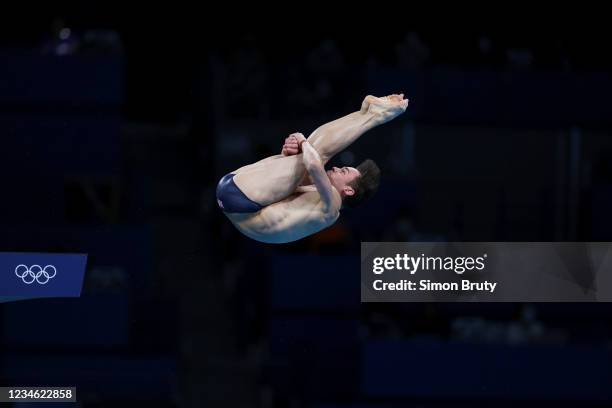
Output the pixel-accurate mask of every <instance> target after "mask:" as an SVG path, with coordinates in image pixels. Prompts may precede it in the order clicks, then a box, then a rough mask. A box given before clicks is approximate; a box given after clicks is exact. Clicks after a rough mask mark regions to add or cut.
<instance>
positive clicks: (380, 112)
mask: <svg viewBox="0 0 612 408" xmlns="http://www.w3.org/2000/svg"><path fill="white" fill-rule="evenodd" d="M407 107H408V99H404V94H399V95H398V94H392V95H388V96H383V97H380V98H377V97H375V96H372V95H368V96H366V97H365V99H364V100H363V103H362V104H361V113H366V112H370V113H373V114H374V115H376V116H377V117H378V118H379V119H380V121H381V123H385V122H389V121H390V120H392V119H394V118H396V117H397V116H399V115H401V114H402V113H404V112H405V111H406V108H407Z"/></svg>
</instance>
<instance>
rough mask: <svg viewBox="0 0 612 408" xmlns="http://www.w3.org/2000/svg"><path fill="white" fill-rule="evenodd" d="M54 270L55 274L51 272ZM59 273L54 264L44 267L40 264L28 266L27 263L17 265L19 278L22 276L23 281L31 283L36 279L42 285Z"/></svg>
mask: <svg viewBox="0 0 612 408" xmlns="http://www.w3.org/2000/svg"><path fill="white" fill-rule="evenodd" d="M50 272H53V275H50V274H49V273H50ZM56 274H57V270H56V269H55V266H53V265H47V266H45V267H44V268H42V267H41V266H40V265H32V266H30V267H27V266H26V265H23V264H21V265H17V267H16V268H15V275H17V277H18V278H21V280H22V281H23V283H25V284H27V285H30V284H32V283H34V281H36V282H38V283H39V284H41V285H44V284H46V283H47V282H49V281H50V280H51V278H53V277H55V275H56Z"/></svg>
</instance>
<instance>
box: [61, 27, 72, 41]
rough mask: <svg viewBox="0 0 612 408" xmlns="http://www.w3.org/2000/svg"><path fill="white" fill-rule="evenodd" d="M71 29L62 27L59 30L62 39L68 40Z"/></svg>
mask: <svg viewBox="0 0 612 408" xmlns="http://www.w3.org/2000/svg"><path fill="white" fill-rule="evenodd" d="M70 33H71V31H70V29H69V28H62V29H61V30H60V32H59V38H60V40H67V39H68V37H70Z"/></svg>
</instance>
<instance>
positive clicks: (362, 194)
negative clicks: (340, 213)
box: [343, 159, 380, 208]
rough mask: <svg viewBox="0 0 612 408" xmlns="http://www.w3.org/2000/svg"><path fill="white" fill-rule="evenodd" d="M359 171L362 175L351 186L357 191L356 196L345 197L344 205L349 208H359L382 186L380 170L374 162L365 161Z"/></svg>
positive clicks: (358, 167)
mask: <svg viewBox="0 0 612 408" xmlns="http://www.w3.org/2000/svg"><path fill="white" fill-rule="evenodd" d="M357 170H359V173H361V174H360V175H359V176H358V177H357V178H355V180H353V181H352V182H351V183H349V186H351V187H352V188H353V190H355V194H353V195H350V196H344V201H343V204H344V205H346V206H347V207H351V208H354V207H357V206H358V205H359V204H361V203H362V202H363V201H364V200H366V199H368V198H370V197H371V196H372V195H374V193H376V191H377V190H378V186H379V184H380V169H379V168H378V166H377V165H376V163H375V162H374V160H371V159H367V160H364V161H363V162H362V163H361V164H360V165H359V166H357Z"/></svg>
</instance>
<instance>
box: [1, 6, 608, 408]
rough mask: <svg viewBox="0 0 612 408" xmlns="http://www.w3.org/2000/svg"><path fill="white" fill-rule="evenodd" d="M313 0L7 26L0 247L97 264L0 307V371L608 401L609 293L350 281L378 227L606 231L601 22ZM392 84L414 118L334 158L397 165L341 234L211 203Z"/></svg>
mask: <svg viewBox="0 0 612 408" xmlns="http://www.w3.org/2000/svg"><path fill="white" fill-rule="evenodd" d="M168 7H169V8H170V9H172V7H170V6H168ZM174 8H176V9H178V6H174ZM301 11H302V10H300V8H299V6H297V5H296V6H295V10H293V16H294V17H286V18H277V19H271V21H270V22H267V21H265V22H264V21H263V20H260V19H258V18H251V16H250V15H249V14H248V12H245V13H243V17H240V18H236V19H227V20H226V19H225V18H224V17H221V16H220V15H219V14H217V13H215V12H212V11H210V12H203V14H198V15H195V14H194V15H191V16H190V17H187V18H186V17H182V18H178V17H174V16H172V15H171V14H170V13H168V15H165V16H163V18H162V17H161V16H159V15H157V16H156V17H155V18H153V17H150V16H149V15H148V14H147V13H146V12H145V10H143V12H142V14H140V15H138V16H132V17H130V18H128V17H123V16H118V15H115V14H114V13H112V12H109V11H108V10H106V11H101V10H99V9H97V8H96V7H94V6H93V5H92V7H91V9H87V8H85V7H83V10H78V11H75V10H73V11H70V12H64V13H60V12H39V13H30V14H27V17H23V18H14V19H13V18H9V17H8V16H7V17H5V19H4V20H5V22H4V24H3V27H2V32H3V35H2V36H1V38H0V135H1V136H0V137H1V140H2V141H3V143H2V149H1V150H0V158H1V159H0V168H1V169H2V174H3V175H4V177H3V180H4V183H3V187H4V196H3V200H1V201H0V219H1V223H2V224H1V225H2V226H3V233H2V234H0V249H1V250H2V251H49V252H85V253H88V254H89V260H88V268H87V273H86V282H85V286H84V290H83V294H82V296H81V298H79V299H38V300H29V301H22V302H12V303H3V304H2V305H0V344H1V348H0V350H1V353H2V354H1V356H0V385H3V386H8V385H30V386H45V385H46V386H50V385H58V386H68V385H74V386H77V387H78V396H79V400H80V402H79V405H80V406H82V407H127V406H130V407H131V406H140V405H145V404H146V406H149V407H245V408H247V407H248V408H251V407H253V408H276V407H290V408H305V407H312V408H395V407H440V408H441V407H474V406H495V407H510V406H512V407H514V406H516V405H519V404H520V405H523V406H537V407H570V406H572V407H573V406H580V407H608V406H610V403H611V401H612V364H611V363H612V354H611V352H612V350H611V347H612V342H611V334H612V326H611V323H612V306H611V305H610V304H606V303H601V304H596V303H587V304H577V303H574V304H554V303H541V304H516V303H498V304H494V303H482V304H468V303H421V304H399V303H398V304H392V303H380V304H361V303H360V298H359V285H360V283H359V245H360V242H361V241H612V213H611V211H610V209H611V208H612V164H611V163H612V109H611V107H612V105H611V103H610V100H609V98H610V95H611V94H612V76H611V72H612V58H611V56H610V52H609V48H610V47H609V38H610V37H609V36H607V35H605V33H604V32H602V30H600V29H599V27H601V26H600V25H598V24H596V23H593V24H591V25H590V26H589V27H587V29H586V30H577V29H569V28H568V27H567V26H564V25H563V24H560V25H559V28H554V29H553V28H551V27H548V26H547V24H548V20H542V21H540V22H539V23H538V24H536V25H535V26H534V27H533V28H529V27H527V26H526V25H525V24H523V22H522V21H521V20H514V22H513V23H512V24H511V25H510V26H508V28H507V29H504V28H502V27H495V25H492V24H490V22H489V24H485V23H484V22H480V23H478V22H476V23H469V24H468V23H465V24H455V25H453V26H445V25H444V24H439V25H438V26H435V27H434V26H431V25H428V24H425V23H424V22H418V20H419V19H418V18H417V17H418V16H410V17H407V18H406V21H402V22H401V23H393V24H387V23H385V22H384V21H383V20H381V19H378V18H374V17H372V19H370V20H368V19H365V18H364V19H363V20H360V21H355V20H351V19H350V18H348V17H347V16H344V17H343V18H342V19H340V18H337V19H333V18H327V19H323V20H319V19H316V18H313V19H311V20H308V19H305V18H304V19H299V18H298V17H295V16H300V15H301V14H300V13H301ZM34 14H36V15H34ZM224 16H226V15H224ZM302 17H303V16H302ZM347 22H348V23H351V24H348V25H346V27H344V26H341V25H343V23H347ZM215 23H216V24H215ZM399 92H403V93H405V94H406V95H407V97H408V98H409V99H410V107H409V109H408V111H407V112H406V114H405V115H403V116H401V117H400V118H399V119H397V120H395V121H393V122H391V123H389V124H386V125H384V126H382V127H380V128H377V129H375V130H374V131H371V132H369V133H367V134H366V135H364V136H363V137H362V138H361V139H360V140H359V141H358V142H357V143H355V144H354V145H353V146H351V147H350V148H349V149H348V150H347V151H345V152H344V153H342V154H340V155H339V156H338V157H336V158H335V159H334V160H333V162H332V164H335V163H338V164H342V165H355V164H357V163H359V162H360V161H361V160H362V159H363V158H366V157H371V158H373V159H375V160H376V161H377V162H378V163H379V165H380V166H381V168H382V170H383V180H382V185H381V188H380V190H379V193H378V195H377V196H375V197H374V198H373V199H372V200H371V201H369V202H368V203H367V204H365V205H364V206H363V207H362V208H359V209H355V210H351V211H348V210H347V211H346V212H345V213H344V214H343V216H342V218H341V219H340V221H339V222H338V223H337V224H336V225H334V226H333V227H332V228H329V229H327V230H325V231H323V232H321V233H319V234H317V235H314V236H311V237H309V238H307V239H303V240H301V241H298V242H295V243H291V244H286V245H266V244H261V243H258V242H255V241H252V240H249V239H248V238H246V237H244V236H242V235H241V234H240V233H238V231H237V230H236V229H235V228H234V227H233V226H232V225H231V224H230V223H229V222H228V220H227V219H226V218H225V217H224V216H223V214H222V213H221V212H220V210H219V209H218V208H217V206H216V201H215V197H214V191H215V187H216V183H217V181H218V179H219V178H220V177H221V176H222V175H224V174H225V173H227V172H228V171H230V170H233V169H235V168H237V167H240V166H242V165H244V164H247V163H250V162H253V161H256V160H258V159H261V158H263V157H265V156H267V155H271V154H277V153H279V152H280V149H281V147H282V142H283V140H284V138H285V137H286V136H287V135H288V134H289V133H292V132H295V131H300V132H302V133H304V134H305V135H308V134H309V133H310V132H311V131H312V130H314V129H315V128H316V127H317V126H319V125H320V124H322V123H325V122H327V121H330V120H333V119H335V118H337V117H339V116H342V115H345V114H347V113H350V112H352V111H355V110H357V109H358V108H359V106H360V104H361V101H362V99H363V97H364V96H365V95H367V94H374V95H386V94H390V93H399ZM343 212H344V211H343ZM15 406H19V407H23V406H28V405H27V404H21V405H19V404H16V405H15ZM58 406H59V405H58ZM71 406H72V405H71Z"/></svg>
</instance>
